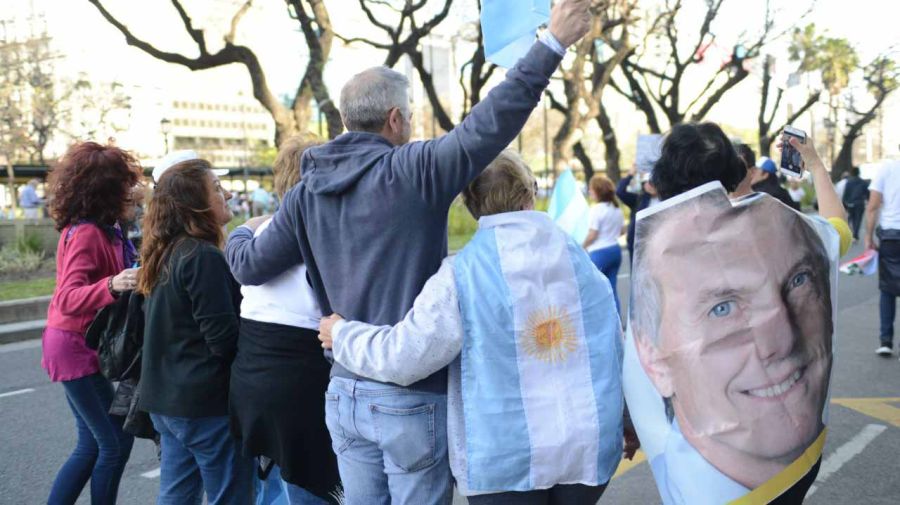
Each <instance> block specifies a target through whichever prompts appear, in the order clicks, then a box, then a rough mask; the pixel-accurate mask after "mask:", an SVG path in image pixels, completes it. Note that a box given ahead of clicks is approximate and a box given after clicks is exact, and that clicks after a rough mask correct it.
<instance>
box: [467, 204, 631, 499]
mask: <svg viewBox="0 0 900 505" xmlns="http://www.w3.org/2000/svg"><path fill="white" fill-rule="evenodd" d="M454 275H455V276H456V286H457V294H458V296H459V308H460V313H461V315H462V323H463V332H464V337H463V346H462V352H461V354H460V365H461V368H460V384H461V396H462V401H463V405H464V409H463V410H464V420H463V423H464V427H463V428H464V429H463V431H464V433H465V453H466V462H467V463H466V464H467V468H466V475H467V478H468V489H469V490H470V491H474V492H500V491H528V490H534V489H546V488H549V487H551V486H554V485H556V484H575V483H581V484H586V485H599V484H603V483H605V482H608V481H609V479H610V478H611V477H612V475H613V473H614V472H615V469H616V467H617V466H618V463H619V460H620V459H621V455H622V409H623V402H624V400H623V394H622V382H621V375H622V338H621V325H620V323H619V315H618V312H617V310H616V305H615V300H614V298H613V295H612V290H611V288H610V285H609V281H607V280H606V277H604V276H603V275H602V274H601V273H600V272H599V271H598V270H597V268H596V267H594V265H593V263H591V261H590V258H588V256H587V254H586V253H585V252H584V250H583V249H582V248H581V247H580V246H579V245H578V244H577V243H575V241H574V240H572V238H571V237H569V236H568V235H566V233H564V232H563V231H562V230H560V229H559V228H558V227H557V226H556V225H554V224H553V222H552V221H551V220H550V218H549V217H548V216H547V214H545V213H543V212H535V211H522V212H508V213H503V214H495V215H491V216H485V217H482V218H481V219H480V220H479V230H478V232H477V233H476V234H475V236H474V237H473V238H472V241H471V242H469V244H468V245H467V246H466V247H465V248H464V249H463V250H462V251H461V252H460V253H459V254H458V255H457V256H456V260H455V262H454Z"/></svg>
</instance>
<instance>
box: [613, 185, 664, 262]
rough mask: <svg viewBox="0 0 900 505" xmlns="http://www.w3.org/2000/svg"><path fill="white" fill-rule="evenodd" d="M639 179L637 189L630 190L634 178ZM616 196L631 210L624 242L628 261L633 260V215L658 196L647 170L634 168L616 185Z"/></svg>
mask: <svg viewBox="0 0 900 505" xmlns="http://www.w3.org/2000/svg"><path fill="white" fill-rule="evenodd" d="M635 177H637V178H638V180H639V181H640V186H639V189H638V190H637V191H636V192H632V191H631V190H630V188H631V186H632V182H633V181H634V178H635ZM616 197H617V198H618V199H619V200H620V201H621V202H622V203H624V204H625V205H626V206H627V207H628V208H629V209H630V210H631V217H630V218H629V219H628V231H627V232H626V237H625V240H626V244H627V246H628V261H629V262H633V261H634V223H635V221H636V220H635V218H634V216H635V215H636V214H637V213H638V212H640V211H642V210H644V209H646V208H648V207H651V206H653V205H655V204H657V203H659V197H658V196H657V194H656V188H655V187H654V186H653V183H652V182H650V173H649V172H637V171H636V169H635V170H632V173H631V174H629V175H627V176H625V177H623V178H622V180H621V181H619V185H618V186H617V187H616Z"/></svg>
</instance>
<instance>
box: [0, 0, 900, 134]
mask: <svg viewBox="0 0 900 505" xmlns="http://www.w3.org/2000/svg"><path fill="white" fill-rule="evenodd" d="M684 1H685V5H686V7H685V12H684V13H683V14H682V16H681V18H680V19H681V21H680V23H681V24H680V29H681V30H682V32H683V33H686V34H687V33H690V31H691V30H692V29H693V30H696V26H697V23H698V22H699V21H698V20H699V19H700V16H701V14H702V11H703V7H704V5H705V2H704V1H702V0H684ZM433 3H435V4H437V3H438V2H436V1H434V2H433ZM655 3H656V2H655V1H654V0H647V1H642V3H641V7H642V8H650V7H652V5H654V4H655ZM104 5H106V7H107V9H109V10H110V11H111V12H112V13H113V14H114V15H115V16H116V17H118V18H119V19H120V21H122V22H123V23H125V24H126V25H127V26H129V28H131V29H132V30H133V32H134V33H135V35H136V36H138V37H140V38H142V39H145V40H147V41H149V42H151V43H153V44H154V45H156V46H157V47H159V48H160V49H163V50H167V51H173V52H183V53H185V54H188V55H194V54H196V46H195V45H194V44H193V41H192V40H191V39H190V38H189V37H188V35H187V33H186V32H185V31H184V29H183V27H182V25H181V22H180V19H179V18H178V16H177V13H176V11H175V9H174V8H173V7H172V5H171V3H170V2H169V1H166V0H143V1H140V2H136V1H133V0H104ZM184 5H185V8H186V9H187V11H188V12H189V14H190V15H191V16H192V17H193V19H194V23H195V25H196V26H197V27H198V28H203V29H205V31H206V37H207V41H208V44H209V46H210V50H211V51H215V50H216V49H217V48H218V47H220V46H221V40H222V36H223V35H224V33H225V31H226V29H227V27H228V24H229V21H230V18H231V15H232V13H233V12H234V11H235V9H236V7H237V5H238V2H237V1H236V0H184ZM764 5H765V2H764V0H726V2H725V6H724V7H723V9H722V14H721V16H720V18H719V19H718V20H717V22H716V24H715V25H714V28H713V30H714V32H715V33H716V39H717V43H719V44H720V45H722V46H723V47H730V46H731V45H733V43H734V42H735V41H739V40H748V39H750V38H752V36H753V34H754V33H756V30H757V29H758V28H757V27H759V26H760V25H761V22H762V12H763V7H764ZM773 5H774V7H775V10H776V11H777V17H776V24H777V26H776V28H775V32H779V31H784V30H787V29H790V27H793V26H803V25H805V24H806V23H808V22H815V23H816V25H817V27H819V29H820V30H824V31H825V32H827V33H828V34H830V35H832V36H839V37H846V38H848V39H850V40H851V41H852V43H853V44H854V45H855V46H856V48H857V49H858V50H859V52H860V54H861V55H862V60H863V61H866V60H868V59H871V58H872V57H873V56H874V55H876V54H878V53H879V52H881V51H884V50H885V49H886V48H888V47H892V46H894V47H897V48H900V30H898V29H897V27H896V20H897V19H898V14H900V2H896V1H893V0H855V1H853V2H846V1H844V0H818V1H817V2H815V5H814V9H813V10H812V12H810V13H809V14H808V15H807V16H806V17H805V18H801V14H802V13H803V12H804V11H806V10H807V7H808V6H809V1H807V0H790V1H788V0H773ZM327 6H328V8H329V12H330V13H331V17H332V22H333V25H334V28H335V30H336V31H337V32H338V33H340V34H343V35H346V36H373V35H374V36H376V37H377V36H379V35H380V33H379V32H377V31H373V28H372V27H371V25H370V24H369V23H368V21H366V20H365V18H364V17H363V15H362V13H361V12H360V9H359V7H358V5H357V0H328V1H327ZM32 9H33V10H34V11H35V12H39V13H43V15H44V18H45V20H46V23H47V26H48V30H49V32H50V34H51V36H52V37H53V39H54V44H56V46H57V47H58V48H59V52H60V54H62V55H64V56H65V57H64V58H62V59H61V60H60V62H59V65H58V68H59V71H60V72H61V73H64V74H67V75H77V74H78V73H80V72H84V73H86V74H88V75H89V76H90V78H91V79H92V80H98V81H119V82H123V83H132V84H137V85H141V86H147V87H152V88H154V89H157V90H159V92H160V94H161V96H165V95H167V94H170V93H177V94H179V95H181V96H190V95H194V96H199V97H206V98H209V97H229V96H234V95H235V94H236V93H238V92H241V93H244V96H249V95H250V92H251V91H250V83H249V78H248V77H247V73H246V71H245V70H244V69H243V68H242V67H241V66H239V65H231V66H229V67H224V68H217V69H211V70H204V71H201V72H191V71H190V70H188V69H186V68H184V67H181V66H178V65H173V64H168V63H164V62H161V61H158V60H156V59H154V58H152V57H150V56H148V55H146V54H144V53H143V52H142V51H140V50H138V49H136V48H132V47H128V46H127V45H126V44H125V41H124V37H123V36H122V35H121V34H120V33H119V32H118V31H117V30H116V29H115V28H114V27H112V26H111V25H110V24H108V23H107V22H106V21H105V20H104V19H103V18H102V17H101V16H100V14H99V12H98V11H97V10H96V8H94V7H93V6H92V5H91V4H90V3H88V2H87V0H66V1H59V0H0V13H2V14H0V18H2V17H4V16H9V15H10V14H9V13H12V15H14V16H22V15H25V14H27V13H28V12H29V11H30V10H32ZM475 14H476V12H475V10H474V8H473V3H472V0H457V5H455V6H454V9H453V11H452V12H451V16H450V18H449V19H448V20H447V21H445V22H444V25H443V26H442V27H441V30H443V31H445V33H447V34H448V35H452V34H454V33H456V32H458V31H459V27H460V26H461V24H462V23H463V22H465V21H472V20H473V19H474V18H475ZM237 40H238V42H239V43H241V44H244V45H247V46H249V47H250V48H252V49H253V50H254V51H255V53H256V54H257V55H258V57H259V59H260V60H261V63H262V66H263V68H264V69H265V72H266V76H267V78H268V81H269V83H270V86H271V88H272V89H273V91H275V92H276V93H277V94H279V95H282V94H293V92H294V90H295V87H296V85H297V82H298V80H299V78H300V77H301V76H302V72H303V69H304V66H305V60H306V57H305V45H304V44H303V41H302V36H301V34H300V33H299V31H298V23H297V21H295V20H292V19H290V18H289V17H288V16H287V12H286V8H285V4H284V2H282V1H280V0H257V1H256V2H254V6H253V7H252V8H251V10H250V11H249V12H248V14H247V15H246V16H245V18H244V19H243V21H242V23H241V25H240V30H239V32H238V37H237ZM785 44H786V37H785V39H783V41H782V42H780V43H773V44H772V45H771V46H770V47H769V48H768V49H767V50H768V51H770V52H772V53H773V56H775V57H776V59H777V60H778V61H779V63H778V66H779V69H784V70H785V72H784V76H786V75H787V71H789V70H790V68H788V67H790V66H791V65H792V64H790V63H789V62H787V61H786V45H785ZM382 59H383V55H382V54H381V53H379V52H378V51H376V50H372V49H369V48H366V47H364V46H358V45H356V46H353V47H349V48H348V47H344V45H343V44H342V43H341V42H340V41H338V40H335V49H333V51H332V60H333V62H332V64H329V65H328V66H327V67H326V82H327V83H328V84H329V87H330V88H331V89H332V96H336V95H337V93H338V90H339V87H340V85H341V84H342V83H343V82H344V81H346V80H347V79H348V78H349V77H350V76H351V75H352V74H353V73H355V72H356V71H358V70H359V69H360V68H363V67H365V66H370V65H372V64H376V63H379V62H380V61H382ZM758 82H759V77H758V76H751V77H750V78H748V79H746V81H745V82H744V83H742V84H741V85H740V87H739V88H738V89H736V90H735V91H734V92H733V93H730V94H729V95H726V99H725V100H723V102H722V103H721V104H720V105H719V106H717V107H716V108H715V109H714V111H713V113H712V114H711V116H710V118H711V119H714V120H718V121H722V122H727V123H730V124H734V125H737V126H739V127H742V128H752V127H754V126H755V120H756V114H757V111H756V107H755V106H754V107H748V106H747V102H748V100H747V98H746V95H747V94H748V93H758V91H757V88H758ZM754 101H756V99H755V98H754ZM613 104H614V105H612V106H613V107H616V108H617V109H619V108H622V109H623V110H617V111H616V113H615V114H614V115H615V116H616V117H620V118H621V121H622V123H625V124H628V125H634V126H633V128H634V129H636V130H640V128H641V123H640V118H639V117H638V118H637V121H634V120H628V118H630V114H631V112H630V110H629V107H628V106H627V104H623V103H621V101H619V102H618V103H617V104H616V101H613ZM892 108H895V109H896V108H900V104H896V103H892ZM893 116H900V114H891V117H892V118H893ZM891 124H895V125H896V126H897V127H896V128H893V129H892V130H896V131H898V135H897V138H898V139H900V117H898V118H897V120H896V122H894V121H893V119H892V123H891ZM626 128H627V126H626ZM897 143H898V142H894V144H897Z"/></svg>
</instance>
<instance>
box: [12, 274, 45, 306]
mask: <svg viewBox="0 0 900 505" xmlns="http://www.w3.org/2000/svg"><path fill="white" fill-rule="evenodd" d="M55 287H56V278H55V277H39V278H36V279H28V280H24V281H10V282H3V283H0V302H5V301H7V300H19V299H22V298H33V297H35V296H46V295H52V294H53V289H54V288H55Z"/></svg>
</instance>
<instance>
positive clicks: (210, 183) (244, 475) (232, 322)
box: [138, 159, 253, 505]
mask: <svg viewBox="0 0 900 505" xmlns="http://www.w3.org/2000/svg"><path fill="white" fill-rule="evenodd" d="M156 181H157V184H156V188H155V190H154V192H153V198H152V199H151V201H150V204H149V206H148V208H147V212H146V213H145V215H144V229H143V237H144V246H143V248H142V249H141V264H142V269H141V273H140V276H139V284H138V290H139V292H140V293H141V294H143V295H144V296H145V297H146V302H145V306H144V311H145V324H144V346H143V356H142V362H141V397H140V400H139V402H138V406H139V407H140V409H141V410H143V411H145V412H149V413H150V417H151V419H152V420H153V426H154V427H155V428H156V431H158V432H159V434H160V443H161V461H160V467H161V470H160V472H161V473H160V483H159V487H160V489H159V497H158V500H157V502H158V503H159V504H182V503H200V501H201V499H202V495H203V492H204V490H205V492H206V499H207V503H209V504H210V505H215V504H236V505H237V504H240V505H245V504H246V503H248V501H249V500H250V494H251V491H250V484H251V476H252V472H253V462H252V460H251V459H250V458H245V457H243V456H242V455H241V451H240V447H239V446H238V444H237V443H236V442H235V441H234V439H233V438H232V437H231V434H230V432H229V423H228V384H229V376H230V370H231V362H232V360H233V359H234V355H235V352H236V351H237V339H238V308H239V306H240V288H239V286H237V284H236V283H235V282H234V279H233V278H232V276H231V272H230V271H229V269H228V264H227V262H226V261H225V257H224V256H223V254H222V251H221V249H220V247H221V245H222V242H223V240H224V232H223V227H224V226H225V225H226V224H227V223H228V222H229V221H230V220H231V217H232V216H231V210H230V209H229V208H228V203H227V201H228V199H229V198H231V194H230V193H229V192H227V191H225V190H224V189H223V188H222V186H221V185H220V184H219V180H218V177H217V176H216V175H215V174H214V173H213V171H212V167H211V166H210V164H209V162H208V161H206V160H202V159H184V160H183V161H179V162H178V163H175V164H174V165H172V166H166V167H164V168H163V171H162V173H161V174H160V175H159V176H158V177H157V178H156Z"/></svg>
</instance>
